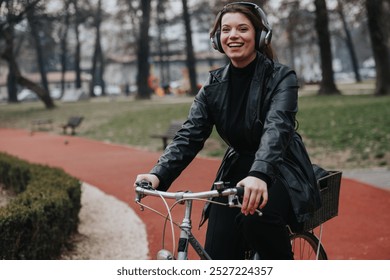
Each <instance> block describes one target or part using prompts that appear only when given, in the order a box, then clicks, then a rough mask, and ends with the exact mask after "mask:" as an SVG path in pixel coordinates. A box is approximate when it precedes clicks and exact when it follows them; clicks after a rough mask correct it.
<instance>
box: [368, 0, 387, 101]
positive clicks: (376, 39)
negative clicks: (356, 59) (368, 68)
mask: <svg viewBox="0 0 390 280" xmlns="http://www.w3.org/2000/svg"><path fill="white" fill-rule="evenodd" d="M382 5H383V1H382V0H366V9H367V17H368V28H369V30H370V38H371V44H372V50H373V54H374V60H375V69H376V88H375V95H378V96H379V95H389V94H390V79H389V77H390V64H389V61H390V60H389V49H388V47H387V45H386V43H387V40H388V38H387V36H386V31H385V30H383V26H385V25H386V23H385V20H388V15H387V14H386V15H385V14H384V13H383V7H382Z"/></svg>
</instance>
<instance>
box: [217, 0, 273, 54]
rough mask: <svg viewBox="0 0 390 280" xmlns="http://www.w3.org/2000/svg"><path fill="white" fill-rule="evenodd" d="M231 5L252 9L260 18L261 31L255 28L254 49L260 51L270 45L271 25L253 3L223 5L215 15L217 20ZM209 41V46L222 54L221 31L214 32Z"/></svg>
mask: <svg viewBox="0 0 390 280" xmlns="http://www.w3.org/2000/svg"><path fill="white" fill-rule="evenodd" d="M231 5H243V6H248V7H250V8H253V9H255V10H256V12H257V13H258V15H259V17H260V18H261V22H262V23H263V26H264V27H263V29H262V30H258V29H257V28H256V35H255V36H256V37H255V47H256V50H258V51H262V50H263V48H264V47H265V46H267V45H269V44H270V43H271V38H272V28H271V25H270V24H269V23H268V20H267V16H266V15H265V13H264V11H263V10H262V9H261V8H260V7H259V6H258V5H256V4H255V3H251V2H233V3H229V4H227V5H225V6H224V7H223V9H222V10H221V11H220V12H219V14H218V15H217V18H219V17H220V16H221V14H222V13H223V12H225V10H226V8H228V7H229V6H231ZM210 40H211V45H212V47H213V48H214V49H215V50H217V51H220V52H221V53H224V51H223V49H222V44H221V29H218V30H217V31H215V33H214V36H212V37H211V38H210Z"/></svg>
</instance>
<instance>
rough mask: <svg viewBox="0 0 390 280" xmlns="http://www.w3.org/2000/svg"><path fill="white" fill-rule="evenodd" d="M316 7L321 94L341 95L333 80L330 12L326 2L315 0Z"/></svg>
mask: <svg viewBox="0 0 390 280" xmlns="http://www.w3.org/2000/svg"><path fill="white" fill-rule="evenodd" d="M314 4H315V7H316V24H315V25H316V30H317V34H318V42H319V48H320V56H321V70H322V81H321V83H320V89H319V91H318V93H319V94H324V95H330V94H340V92H339V90H338V89H337V87H336V84H335V82H334V78H333V67H332V60H333V59H332V50H331V46H330V35H329V29H328V11H327V8H326V2H325V0H315V1H314Z"/></svg>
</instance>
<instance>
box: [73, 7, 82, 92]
mask: <svg viewBox="0 0 390 280" xmlns="http://www.w3.org/2000/svg"><path fill="white" fill-rule="evenodd" d="M73 5H74V10H75V26H74V31H75V37H76V53H75V71H76V80H75V87H76V89H80V88H81V67H80V63H81V43H80V31H79V25H80V20H79V19H80V15H79V8H78V5H77V0H73Z"/></svg>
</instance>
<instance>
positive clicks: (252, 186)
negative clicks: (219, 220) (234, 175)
mask: <svg viewBox="0 0 390 280" xmlns="http://www.w3.org/2000/svg"><path fill="white" fill-rule="evenodd" d="M237 186H241V187H244V196H243V199H242V207H241V212H242V213H243V214H244V215H248V214H251V215H253V214H254V213H255V211H256V208H260V209H262V208H264V206H265V205H266V204H267V201H268V189H267V183H266V182H264V181H263V180H261V179H259V178H256V177H253V176H248V177H246V178H245V179H243V180H241V181H240V182H238V184H237Z"/></svg>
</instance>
